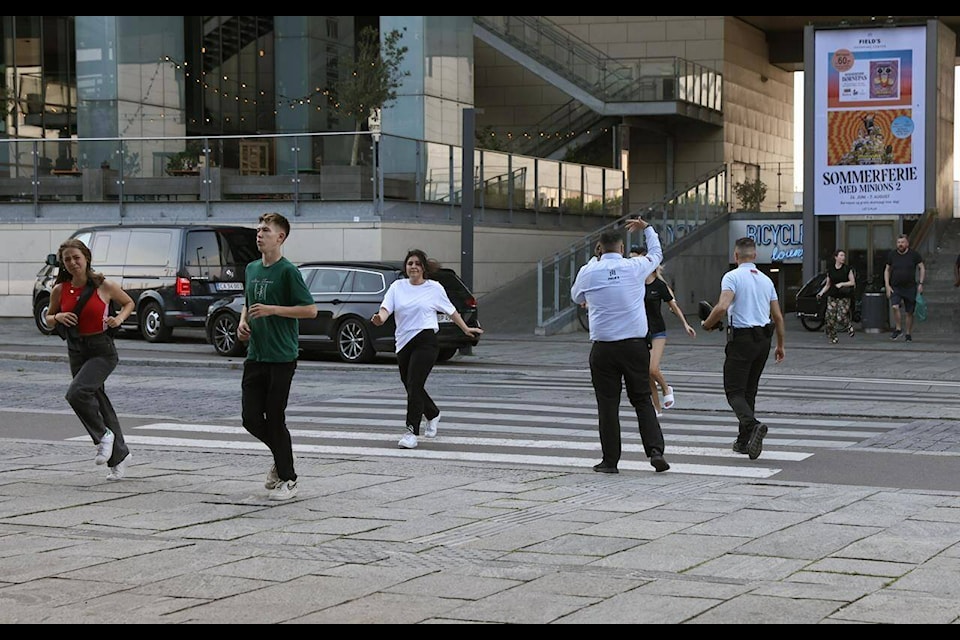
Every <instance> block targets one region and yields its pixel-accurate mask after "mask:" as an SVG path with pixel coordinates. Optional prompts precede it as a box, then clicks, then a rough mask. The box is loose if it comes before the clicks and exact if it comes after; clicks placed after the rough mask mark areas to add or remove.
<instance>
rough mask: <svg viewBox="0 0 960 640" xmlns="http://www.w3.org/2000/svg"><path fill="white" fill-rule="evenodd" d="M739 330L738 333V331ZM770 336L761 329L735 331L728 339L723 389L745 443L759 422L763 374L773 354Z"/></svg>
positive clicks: (742, 441)
mask: <svg viewBox="0 0 960 640" xmlns="http://www.w3.org/2000/svg"><path fill="white" fill-rule="evenodd" d="M738 331H739V333H738ZM770 339H771V338H770V336H768V335H765V334H764V333H763V331H762V330H759V329H756V330H753V331H749V330H744V331H740V330H735V333H734V336H733V339H732V340H730V341H729V342H727V347H726V354H727V357H726V359H725V360H724V362H723V391H724V393H725V394H726V395H727V403H728V404H729V405H730V408H731V409H733V412H734V413H736V414H737V420H739V421H740V432H739V435H738V436H737V440H738V441H739V442H741V443H742V444H746V443H747V440H749V439H750V433H751V432H752V431H753V428H754V427H755V426H756V425H757V424H759V422H760V421H759V420H757V418H756V417H755V416H754V408H755V406H756V402H757V389H758V388H759V386H760V375H761V374H762V373H763V368H764V366H766V364H767V357H768V356H769V355H770Z"/></svg>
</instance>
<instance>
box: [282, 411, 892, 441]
mask: <svg viewBox="0 0 960 640" xmlns="http://www.w3.org/2000/svg"><path fill="white" fill-rule="evenodd" d="M377 415H378V419H374V418H344V417H341V416H327V417H322V416H291V415H287V422H291V423H292V422H306V423H311V424H331V423H332V424H336V425H342V426H348V425H349V426H361V427H383V428H385V429H391V428H393V429H396V428H398V425H400V427H399V428H402V425H403V423H404V418H405V414H403V413H397V414H396V415H393V416H391V415H390V414H389V413H386V412H383V411H381V412H378V413H377ZM441 415H442V416H443V417H447V416H448V415H449V416H454V417H456V414H454V413H452V412H451V413H443V414H441ZM466 417H470V418H475V419H476V420H477V422H451V421H447V420H444V421H442V422H441V423H440V424H441V425H442V426H443V428H444V429H463V430H474V431H475V430H477V429H482V430H484V431H493V430H496V431H503V432H505V433H516V432H517V427H518V425H515V424H512V423H511V424H505V425H500V424H496V423H491V422H490V421H489V419H487V418H486V417H482V416H477V414H472V413H471V414H467V415H466ZM493 419H496V420H498V421H500V420H507V419H508V416H502V415H498V416H496V417H495V418H493ZM636 419H637V418H636V416H633V428H634V429H635V428H636ZM515 420H516V421H517V422H520V421H523V419H522V418H519V419H515ZM526 421H527V422H534V423H536V422H542V421H541V420H533V419H528V420H526ZM550 422H553V423H554V424H557V423H560V422H561V421H559V420H551V421H550ZM566 423H567V424H571V425H584V426H593V429H592V430H589V433H590V434H592V435H594V436H595V435H596V433H597V430H596V425H597V423H596V420H593V421H590V420H569V421H566ZM660 426H661V428H662V429H663V432H664V434H673V433H675V432H678V431H697V432H706V433H724V434H731V435H729V437H732V436H735V435H736V427H731V426H729V425H727V426H714V425H699V424H694V425H675V424H671V423H669V422H664V421H663V418H661V419H660ZM549 428H550V427H538V428H537V429H549ZM621 428H623V429H630V428H631V427H630V422H628V421H624V422H623V423H622V424H621ZM776 432H777V435H778V436H817V435H821V434H823V433H824V432H823V431H822V430H818V429H786V428H781V427H778V428H777V429H776ZM556 433H557V434H560V435H571V434H573V433H575V430H574V429H572V428H571V429H556ZM828 433H829V435H830V436H831V437H834V438H839V437H841V436H848V437H850V438H853V439H854V440H863V439H864V438H869V437H873V436H876V435H880V434H881V433H883V432H881V431H842V430H838V429H831V430H830V431H829V432H828Z"/></svg>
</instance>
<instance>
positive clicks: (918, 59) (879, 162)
mask: <svg viewBox="0 0 960 640" xmlns="http://www.w3.org/2000/svg"><path fill="white" fill-rule="evenodd" d="M926 31H927V29H926V27H922V26H919V27H889V28H879V29H822V30H819V31H817V32H816V34H815V59H816V73H815V79H816V81H815V90H816V95H815V98H814V122H815V134H814V176H815V180H814V184H815V189H816V192H815V194H814V214H816V215H878V214H899V215H903V214H918V213H923V211H924V208H925V207H924V173H925V170H924V166H923V158H924V130H925V126H924V123H925V119H926V115H927V114H926V111H925V109H924V95H925V70H926V37H927V35H926Z"/></svg>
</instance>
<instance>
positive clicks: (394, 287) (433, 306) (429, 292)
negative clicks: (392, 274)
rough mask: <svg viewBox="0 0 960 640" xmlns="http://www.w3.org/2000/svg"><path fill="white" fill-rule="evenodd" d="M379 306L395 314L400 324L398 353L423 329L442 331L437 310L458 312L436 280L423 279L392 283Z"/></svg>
mask: <svg viewBox="0 0 960 640" xmlns="http://www.w3.org/2000/svg"><path fill="white" fill-rule="evenodd" d="M380 306H381V307H383V308H384V309H386V310H387V312H388V313H392V314H393V318H394V322H396V324H397V331H396V333H395V334H394V336H395V339H396V350H397V351H400V350H401V349H403V347H405V346H406V344H407V343H408V342H410V340H412V339H413V337H414V336H415V335H417V334H418V333H420V332H421V331H423V330H424V329H433V331H434V333H436V332H437V331H439V330H440V325H439V324H438V323H437V312H438V311H439V312H442V313H446V314H447V315H452V314H453V313H454V312H455V311H456V310H457V308H456V307H455V306H453V303H452V302H450V298H449V297H447V292H446V290H445V289H444V288H443V285H441V284H440V283H439V282H437V281H436V280H424V281H423V282H422V283H421V284H418V285H414V284H410V281H409V280H408V279H406V278H400V279H398V280H394V281H393V284H391V285H390V288H389V289H387V294H386V295H385V296H383V302H382V303H380Z"/></svg>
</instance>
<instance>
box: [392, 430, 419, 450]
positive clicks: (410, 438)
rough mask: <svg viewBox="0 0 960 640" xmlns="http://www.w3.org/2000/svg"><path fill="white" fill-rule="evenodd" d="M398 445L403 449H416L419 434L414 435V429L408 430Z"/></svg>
mask: <svg viewBox="0 0 960 640" xmlns="http://www.w3.org/2000/svg"><path fill="white" fill-rule="evenodd" d="M397 446H398V447H400V448H401V449H416V448H417V436H415V435H413V432H412V431H407V432H406V433H405V434H403V437H402V438H400V442H398V443H397Z"/></svg>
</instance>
